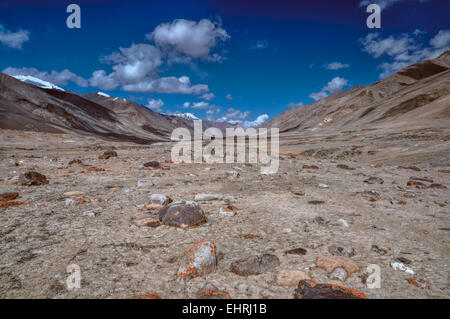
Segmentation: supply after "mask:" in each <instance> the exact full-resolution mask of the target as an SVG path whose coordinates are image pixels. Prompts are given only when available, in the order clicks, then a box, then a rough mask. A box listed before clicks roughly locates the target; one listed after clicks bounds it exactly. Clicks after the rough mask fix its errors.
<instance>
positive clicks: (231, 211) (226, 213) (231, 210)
mask: <svg viewBox="0 0 450 319" xmlns="http://www.w3.org/2000/svg"><path fill="white" fill-rule="evenodd" d="M236 212H237V208H236V207H235V206H231V205H228V206H222V207H220V209H219V215H220V216H223V217H233V216H235V215H236Z"/></svg>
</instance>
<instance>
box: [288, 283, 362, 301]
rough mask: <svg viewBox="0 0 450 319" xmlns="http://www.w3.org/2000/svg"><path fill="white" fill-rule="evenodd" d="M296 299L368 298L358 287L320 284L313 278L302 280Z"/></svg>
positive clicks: (296, 292) (295, 295) (295, 294)
mask: <svg viewBox="0 0 450 319" xmlns="http://www.w3.org/2000/svg"><path fill="white" fill-rule="evenodd" d="M294 299H368V298H367V296H366V295H365V294H364V293H363V292H361V291H359V290H356V289H352V288H347V287H343V286H338V285H332V284H320V283H317V282H314V281H312V280H301V281H300V282H299V283H298V287H297V289H296V290H295V293H294Z"/></svg>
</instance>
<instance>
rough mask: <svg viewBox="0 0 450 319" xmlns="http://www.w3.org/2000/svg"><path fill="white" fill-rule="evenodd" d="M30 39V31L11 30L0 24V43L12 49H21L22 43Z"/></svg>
mask: <svg viewBox="0 0 450 319" xmlns="http://www.w3.org/2000/svg"><path fill="white" fill-rule="evenodd" d="M29 40H30V31H27V30H19V31H17V32H11V31H9V30H6V29H5V28H4V27H3V26H2V25H1V24H0V43H1V44H2V45H4V46H7V47H9V48H13V49H19V50H20V49H22V45H23V44H24V43H25V42H27V41H29Z"/></svg>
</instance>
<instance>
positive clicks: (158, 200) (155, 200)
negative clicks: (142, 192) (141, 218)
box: [149, 194, 172, 206]
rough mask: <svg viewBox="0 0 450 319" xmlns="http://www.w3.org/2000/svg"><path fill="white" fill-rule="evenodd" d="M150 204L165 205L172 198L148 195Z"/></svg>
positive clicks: (161, 195)
mask: <svg viewBox="0 0 450 319" xmlns="http://www.w3.org/2000/svg"><path fill="white" fill-rule="evenodd" d="M149 199H150V204H157V205H163V206H164V205H167V204H170V203H171V202H172V198H170V197H168V196H166V195H163V194H151V195H150V198H149Z"/></svg>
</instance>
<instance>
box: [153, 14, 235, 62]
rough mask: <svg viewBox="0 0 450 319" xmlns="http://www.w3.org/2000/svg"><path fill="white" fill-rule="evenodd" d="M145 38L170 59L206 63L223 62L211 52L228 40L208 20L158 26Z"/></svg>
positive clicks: (225, 34)
mask: <svg viewBox="0 0 450 319" xmlns="http://www.w3.org/2000/svg"><path fill="white" fill-rule="evenodd" d="M146 38H147V39H149V40H152V41H154V43H155V44H156V45H157V46H159V47H161V48H162V49H163V51H164V52H166V53H167V54H168V55H169V57H170V58H171V59H175V60H176V58H179V60H178V61H189V60H191V59H203V60H207V61H216V62H217V61H218V62H220V61H221V60H223V57H222V56H220V55H219V54H217V53H213V52H212V50H213V49H214V47H216V45H217V44H218V43H219V42H222V41H226V40H228V39H229V38H230V36H229V35H228V33H227V32H226V31H225V30H224V29H222V28H221V27H220V26H218V25H217V24H215V23H213V22H211V21H210V20H208V19H202V20H200V21H198V22H196V21H190V20H185V19H178V20H175V21H173V22H172V23H162V24H160V25H158V26H157V27H156V28H155V30H154V31H153V32H152V33H149V34H147V35H146Z"/></svg>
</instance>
